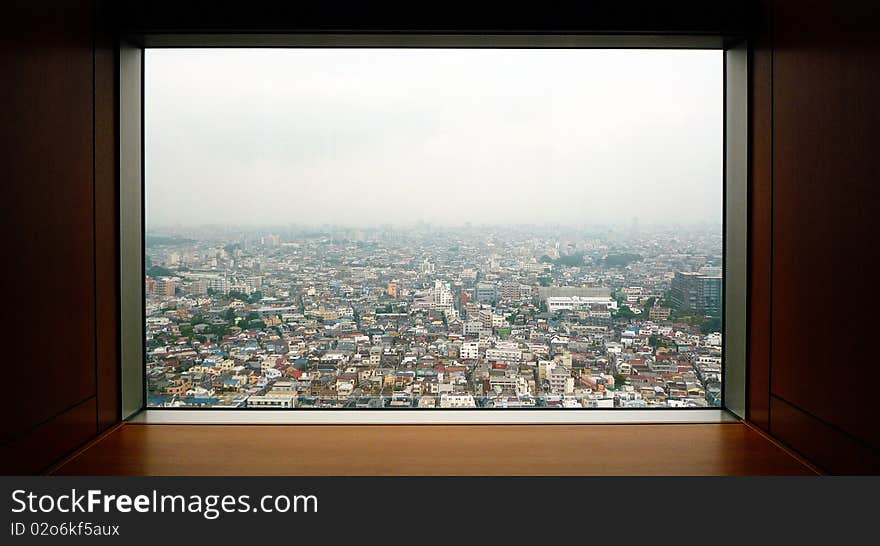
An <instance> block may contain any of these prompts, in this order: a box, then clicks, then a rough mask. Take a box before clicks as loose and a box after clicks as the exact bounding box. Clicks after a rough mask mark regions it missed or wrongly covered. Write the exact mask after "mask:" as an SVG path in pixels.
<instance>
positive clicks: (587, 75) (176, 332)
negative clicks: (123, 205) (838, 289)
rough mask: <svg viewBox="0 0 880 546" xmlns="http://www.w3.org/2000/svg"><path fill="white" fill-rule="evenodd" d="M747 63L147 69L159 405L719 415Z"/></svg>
mask: <svg viewBox="0 0 880 546" xmlns="http://www.w3.org/2000/svg"><path fill="white" fill-rule="evenodd" d="M726 70H729V66H728V63H726V62H725V51H724V50H721V49H588V48H534V49H533V48H446V47H444V48H432V47H417V48H411V47H408V48H394V47H390V48H389V47H366V48H364V47H361V48H344V47H294V48H258V49H249V48H237V49H224V48H186V49H176V48H160V49H150V48H148V49H145V50H143V99H142V100H143V207H144V220H143V221H144V227H143V231H142V232H141V233H140V235H141V236H142V237H143V257H142V267H143V277H142V298H143V299H142V310H143V316H144V318H143V322H142V334H141V335H142V340H141V343H142V345H141V347H142V353H141V354H143V355H144V358H143V364H142V366H143V368H142V373H143V383H142V386H143V389H144V391H145V400H144V402H145V405H146V407H148V408H153V409H158V408H166V409H167V408H185V409H190V408H211V409H221V408H222V409H259V410H263V411H265V410H266V409H284V410H310V411H314V410H321V409H325V410H326V409H334V410H367V409H373V410H378V409H384V410H387V411H393V410H395V409H396V410H400V409H407V410H441V409H453V408H454V409H458V410H461V409H470V410H474V411H482V410H511V411H512V412H513V411H514V410H516V411H521V410H538V409H541V410H543V409H559V410H560V411H563V412H566V411H569V410H572V411H573V410H603V409H606V410H612V409H711V408H720V407H723V406H725V405H726V404H725V396H724V388H725V385H724V382H723V378H724V379H727V377H725V371H726V366H725V360H726V358H727V356H728V354H727V348H726V347H725V345H726V343H725V342H728V339H727V336H726V335H725V334H726V331H725V329H726V327H728V326H729V325H727V324H725V307H726V306H727V305H728V303H727V302H726V301H725V297H724V296H725V294H726V293H727V292H726V291H725V285H726V284H727V283H726V281H725V274H726V269H728V268H729V265H730V264H729V257H728V260H726V259H725V258H726V256H727V254H726V251H727V253H728V254H729V251H730V249H729V248H726V247H729V246H730V240H729V237H728V240H725V237H726V233H725V221H727V223H728V224H729V223H730V215H729V214H727V217H726V215H725V212H726V211H725V201H726V199H727V200H729V197H730V196H729V192H728V194H727V195H726V194H725V167H726V164H725V157H726V149H725V145H726V144H727V145H728V146H729V145H730V139H729V138H728V139H727V142H726V141H725V134H726V133H725V129H726V125H729V122H728V124H725V112H726V109H725V100H726V99H727V101H728V102H729V101H730V93H729V90H726V88H725V71H726ZM727 85H728V86H729V83H728V84H727ZM728 130H729V129H728ZM727 156H728V162H729V152H727ZM728 177H729V175H728ZM728 185H729V183H728ZM729 208H730V207H729V205H728V210H729ZM727 235H729V233H728V234H727ZM380 413H381V412H380ZM579 413H583V411H582V412H579Z"/></svg>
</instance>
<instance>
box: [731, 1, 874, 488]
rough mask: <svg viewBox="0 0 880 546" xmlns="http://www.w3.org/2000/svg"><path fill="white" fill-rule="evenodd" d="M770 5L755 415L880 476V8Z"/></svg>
mask: <svg viewBox="0 0 880 546" xmlns="http://www.w3.org/2000/svg"><path fill="white" fill-rule="evenodd" d="M762 5H763V17H762V21H763V23H764V24H763V27H762V32H761V33H760V37H759V39H758V40H757V42H756V44H755V45H756V47H755V49H754V51H753V55H752V75H753V86H752V278H751V297H752V308H751V335H750V351H751V355H750V356H751V368H750V404H749V409H750V414H749V418H750V419H751V420H752V421H753V422H754V423H756V424H757V425H759V426H761V427H762V428H764V429H765V430H767V431H769V432H770V433H771V434H772V435H773V436H775V437H777V438H778V439H780V440H781V441H782V442H783V443H785V444H787V445H789V446H790V447H792V448H793V449H795V450H796V451H798V452H800V453H801V454H803V455H804V456H805V457H807V458H808V459H810V460H811V461H813V462H814V463H815V464H817V465H818V466H819V467H821V468H822V469H824V470H825V471H827V472H830V473H878V472H880V425H878V421H877V418H876V416H877V414H878V402H880V400H878V399H877V398H876V394H875V393H876V389H875V385H874V381H873V376H872V375H871V374H872V373H873V371H874V369H875V363H874V360H875V356H874V354H873V353H874V351H873V350H872V341H873V339H872V338H873V336H872V334H871V324H872V322H873V321H872V318H873V315H874V314H875V313H874V312H873V309H875V308H876V303H875V301H874V300H875V298H874V296H873V290H872V289H873V286H874V284H875V275H874V271H875V267H876V264H877V263H880V260H878V258H880V252H878V248H880V245H877V244H876V242H873V241H872V239H873V237H872V235H873V230H874V229H875V226H876V220H877V218H878V217H880V206H878V203H880V191H878V184H880V155H878V149H880V147H878V144H880V139H878V137H877V131H878V127H880V103H878V98H880V89H878V84H880V48H878V45H877V41H876V28H877V24H878V23H880V18H878V13H880V8H878V6H877V5H876V4H874V3H873V2H867V1H855V0H839V1H835V2H830V1H821V2H820V1H813V2H807V1H803V0H771V1H766V2H763V4H762Z"/></svg>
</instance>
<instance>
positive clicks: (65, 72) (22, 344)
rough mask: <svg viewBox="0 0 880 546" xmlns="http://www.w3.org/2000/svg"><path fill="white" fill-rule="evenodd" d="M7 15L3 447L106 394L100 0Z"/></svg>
mask: <svg viewBox="0 0 880 546" xmlns="http://www.w3.org/2000/svg"><path fill="white" fill-rule="evenodd" d="M2 14H3V21H4V23H3V32H2V35H3V37H2V40H3V46H2V47H0V49H2V51H3V62H2V63H0V65H2V67H3V81H4V84H3V85H2V86H0V89H2V91H0V93H2V96H0V104H2V105H3V108H2V109H0V116H2V118H0V120H2V121H0V125H2V126H3V131H2V132H0V134H2V135H3V137H2V138H3V142H2V146H0V149H2V150H3V154H4V159H3V160H2V161H0V169H2V176H0V179H2V181H3V184H2V188H3V190H2V191H3V197H2V202H3V209H4V212H3V215H4V220H5V221H6V222H7V224H6V226H7V228H6V229H5V230H4V240H5V243H6V244H5V245H4V255H5V257H6V259H5V260H4V278H5V280H4V283H3V286H4V288H5V289H6V290H5V297H6V299H5V301H4V307H5V309H6V313H5V314H6V316H7V318H8V319H9V320H10V322H11V325H10V326H11V327H12V328H13V329H12V331H13V332H15V336H14V338H10V339H8V349H7V352H6V354H5V355H4V362H5V366H4V380H5V384H6V385H7V386H8V388H7V389H6V392H5V397H6V400H7V401H6V403H7V404H8V407H11V408H13V409H12V411H4V412H2V413H3V419H4V426H3V427H2V432H0V442H4V441H9V440H11V439H13V438H17V437H19V436H20V435H21V434H23V433H24V432H25V431H27V430H28V429H31V428H33V427H34V426H36V425H38V424H40V423H43V422H45V421H47V420H49V419H51V418H52V417H54V416H56V415H58V414H59V413H61V412H63V411H66V410H68V409H69V408H71V407H72V406H74V405H75V404H78V403H80V402H82V401H83V400H85V399H87V398H89V397H92V396H94V395H95V365H94V363H95V316H94V312H95V269H94V244H93V230H94V226H93V219H94V207H93V196H94V192H93V185H92V182H93V178H92V176H93V170H92V153H93V139H92V137H93V134H92V129H93V125H92V68H93V65H92V3H91V2H90V1H88V0H78V1H70V2H62V3H57V4H56V3H52V4H51V5H46V4H45V3H42V2H13V3H11V4H4V6H3V12H2ZM7 331H8V330H7ZM92 421H93V423H94V415H93V420H92Z"/></svg>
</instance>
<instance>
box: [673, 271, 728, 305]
mask: <svg viewBox="0 0 880 546" xmlns="http://www.w3.org/2000/svg"><path fill="white" fill-rule="evenodd" d="M722 286H723V283H722V277H720V276H708V275H703V274H701V273H684V272H680V271H677V272H676V273H675V277H674V278H673V279H672V287H671V289H670V291H669V297H670V299H671V300H672V304H673V306H674V307H675V308H676V309H678V310H680V311H691V310H692V311H696V312H698V313H705V314H717V313H720V312H721V304H722Z"/></svg>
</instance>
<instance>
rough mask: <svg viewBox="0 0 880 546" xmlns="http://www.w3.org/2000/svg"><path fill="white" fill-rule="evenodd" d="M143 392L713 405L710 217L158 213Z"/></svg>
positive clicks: (161, 398)
mask: <svg viewBox="0 0 880 546" xmlns="http://www.w3.org/2000/svg"><path fill="white" fill-rule="evenodd" d="M145 248H146V256H145V273H146V277H145V295H146V296H145V297H146V302H145V306H146V313H145V315H146V318H145V353H146V354H145V359H146V378H147V389H148V393H147V396H148V406H150V407H154V408H156V407H166V408H181V407H210V408H240V409H244V408H248V409H250V408H257V409H309V408H315V409H331V408H337V409H339V408H344V409H379V408H395V409H407V408H415V409H434V408H437V409H447V408H473V409H482V408H485V409H493V408H494V409H508V408H510V409H515V408H533V409H534V408H538V409H540V408H560V409H590V408H606V409H611V408H707V407H720V406H721V402H722V401H721V392H722V333H721V332H722V321H721V312H722V287H723V283H722V271H723V267H722V236H721V228H720V225H713V224H711V223H706V222H704V223H702V224H695V225H692V226H685V227H682V226H666V227H664V226H660V225H652V226H645V227H640V226H639V222H638V221H637V220H636V219H633V220H632V222H631V223H629V224H627V225H617V226H614V225H608V226H562V225H560V226H552V225H545V226H534V225H471V224H464V225H460V226H441V225H433V224H430V223H424V222H418V223H414V224H412V225H382V226H373V227H351V226H334V225H324V226H295V225H291V226H271V227H250V226H237V227H236V226H216V225H214V226H210V225H206V226H201V227H195V226H191V227H180V226H178V227H173V228H171V227H168V228H161V229H156V228H150V229H148V231H147V233H146V241H145Z"/></svg>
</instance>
